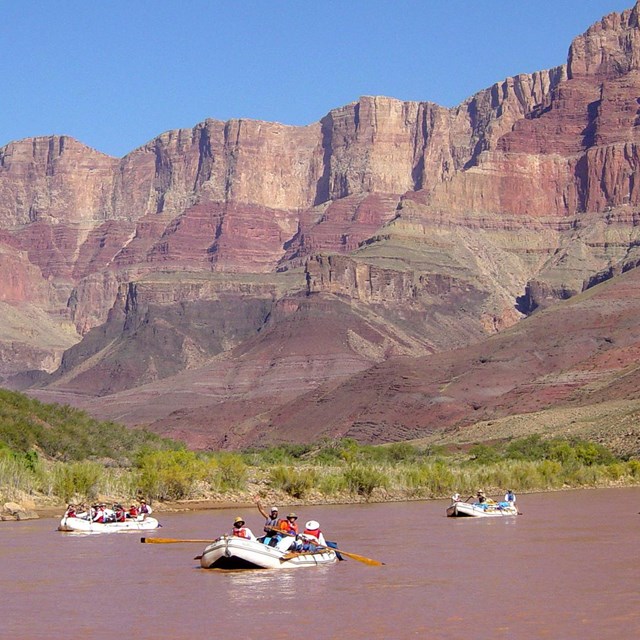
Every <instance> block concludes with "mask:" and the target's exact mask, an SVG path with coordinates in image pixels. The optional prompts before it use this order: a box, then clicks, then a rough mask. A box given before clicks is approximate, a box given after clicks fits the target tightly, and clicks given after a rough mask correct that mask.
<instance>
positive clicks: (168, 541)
mask: <svg viewBox="0 0 640 640" xmlns="http://www.w3.org/2000/svg"><path fill="white" fill-rule="evenodd" d="M140 542H142V543H143V544H145V543H146V544H174V543H176V542H195V543H197V544H211V543H212V542H213V540H198V539H193V538H191V539H184V538H140Z"/></svg>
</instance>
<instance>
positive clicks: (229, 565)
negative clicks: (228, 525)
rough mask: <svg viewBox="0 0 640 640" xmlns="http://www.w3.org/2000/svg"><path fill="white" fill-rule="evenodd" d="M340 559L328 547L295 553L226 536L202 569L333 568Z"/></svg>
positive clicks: (214, 545) (207, 550)
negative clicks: (326, 565)
mask: <svg viewBox="0 0 640 640" xmlns="http://www.w3.org/2000/svg"><path fill="white" fill-rule="evenodd" d="M337 559H338V558H337V556H336V553H335V551H333V550H332V549H328V548H326V547H322V548H320V549H317V550H316V551H304V552H300V553H291V552H289V551H287V550H285V549H281V548H280V549H279V548H278V547H271V546H269V545H266V544H264V543H262V542H260V541H258V540H247V539H246V538H239V537H237V536H227V535H225V536H222V537H221V538H219V539H218V540H214V541H213V542H212V543H211V544H210V545H208V546H207V547H206V548H205V549H204V551H203V552H202V557H201V558H200V565H201V566H202V567H203V568H204V569H290V568H294V567H317V566H318V565H323V564H332V563H334V562H336V560H337Z"/></svg>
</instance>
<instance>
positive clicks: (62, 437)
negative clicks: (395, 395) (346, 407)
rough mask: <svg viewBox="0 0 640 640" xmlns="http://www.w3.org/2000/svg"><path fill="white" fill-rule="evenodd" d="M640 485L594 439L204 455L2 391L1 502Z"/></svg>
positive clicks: (388, 496) (344, 444)
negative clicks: (591, 440)
mask: <svg viewBox="0 0 640 640" xmlns="http://www.w3.org/2000/svg"><path fill="white" fill-rule="evenodd" d="M636 484H640V461H639V460H637V459H634V458H629V459H625V458H621V457H617V456H615V455H613V453H611V451H610V450H608V449H607V448H606V447H604V446H602V445H601V444H597V443H595V442H590V441H587V440H579V439H567V438H560V437H555V438H554V437H550V438H545V437H543V436H542V435H539V434H538V435H532V436H527V437H524V438H519V439H513V440H508V439H505V440H503V441H501V442H500V443H497V444H492V445H487V444H476V445H466V446H464V447H463V446H458V447H449V448H447V447H445V446H434V445H414V444H409V443H395V444H389V445H382V446H365V445H360V444H358V443H356V442H355V441H353V440H335V441H323V442H319V443H314V444H308V445H288V446H280V447H272V448H269V449H262V450H255V451H243V452H236V453H230V452H210V453H198V452H194V451H189V450H188V449H186V448H185V447H184V445H183V444H181V443H179V442H175V441H171V440H166V439H162V438H159V437H158V436H155V435H153V434H151V433H148V432H145V431H142V430H139V431H131V430H129V429H126V428H124V427H122V426H121V425H117V424H114V423H104V422H98V421H96V420H94V419H92V418H90V417H89V416H87V414H85V413H84V412H82V411H77V410H75V409H71V408H70V407H66V406H65V407H60V406H57V405H48V404H43V403H40V402H38V401H37V400H33V399H31V398H27V397H26V396H24V395H22V394H18V393H13V392H9V391H4V390H0V505H1V504H4V503H5V502H9V501H13V502H19V503H22V504H26V505H27V506H28V507H29V508H31V509H36V510H39V511H41V512H44V511H51V510H59V509H60V508H61V507H62V506H64V505H65V504H66V503H68V502H71V501H73V502H85V503H88V502H93V501H96V500H104V501H106V502H121V503H123V504H125V503H129V502H131V501H132V500H135V499H137V498H139V497H141V496H144V497H145V498H146V499H148V500H151V501H153V503H154V504H155V506H156V508H159V509H160V510H162V509H163V508H180V507H179V505H197V504H200V505H202V504H205V503H206V504H209V505H210V504H212V503H215V504H221V505H231V504H238V505H239V504H244V503H252V502H253V501H254V499H255V497H260V498H261V499H262V500H263V501H264V502H265V503H267V502H269V503H270V502H275V503H277V504H279V505H285V504H299V503H308V504H313V503H350V502H366V501H391V500H410V499H428V498H443V497H448V496H449V495H451V494H452V493H454V492H459V493H460V494H462V495H464V496H467V495H471V494H475V492H476V491H477V490H478V489H479V488H482V489H484V491H485V492H486V493H487V494H488V495H491V494H494V495H501V494H503V493H504V491H505V489H513V490H514V491H516V492H531V491H548V490H557V489H565V488H577V487H609V486H625V485H636Z"/></svg>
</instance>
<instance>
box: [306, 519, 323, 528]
mask: <svg viewBox="0 0 640 640" xmlns="http://www.w3.org/2000/svg"><path fill="white" fill-rule="evenodd" d="M304 528H305V529H319V528H320V523H319V522H317V521H316V520H309V522H307V524H305V525H304Z"/></svg>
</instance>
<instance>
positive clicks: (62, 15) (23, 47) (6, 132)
mask: <svg viewBox="0 0 640 640" xmlns="http://www.w3.org/2000/svg"><path fill="white" fill-rule="evenodd" d="M633 3H634V2H633V0H342V1H339V0H323V1H322V2H320V1H319V0H318V1H316V2H311V1H305V0H283V1H278V0H264V1H262V0H242V1H240V0H235V1H231V0H228V1H226V2H222V1H220V2H218V1H216V0H153V1H152V0H109V1H104V2H93V1H87V0H63V1H56V0H0V40H1V41H2V43H3V47H2V53H1V54H0V74H1V76H0V77H1V78H2V80H3V90H2V94H1V96H0V146H3V145H5V144H7V143H8V142H10V141H12V140H19V139H21V138H27V137H31V136H38V135H51V134H65V135H70V136H73V137H74V138H77V139H78V140H80V141H81V142H84V143H85V144H87V145H89V146H91V147H94V148H95V149H98V150H100V151H103V152H104V153H108V154H110V155H113V156H122V155H125V154H126V153H128V152H129V151H132V150H133V149H135V148H136V147H138V146H140V145H142V144H145V143H146V142H148V141H149V140H151V139H152V138H154V137H155V136H157V135H159V134H160V133H162V132H164V131H167V130H169V129H176V128H181V127H192V126H194V125H196V124H197V123H198V122H201V121H202V120H204V119H205V118H216V119H219V120H228V119H230V118H253V119H259V120H268V121H277V122H282V123H285V124H292V125H305V124H310V123H312V122H316V121H317V120H319V119H320V118H322V117H323V116H324V115H325V114H326V113H327V112H328V111H329V110H331V109H333V108H335V107H339V106H342V105H344V104H347V103H349V102H353V101H355V100H357V99H358V98H359V97H360V96H361V95H386V96H391V97H395V98H400V99H403V100H425V101H426V100H429V101H433V102H437V103H439V104H442V105H446V106H454V105H456V104H458V103H460V102H461V101H462V100H464V99H465V98H467V97H468V96H470V95H472V94H473V93H475V92H476V91H479V90H480V89H483V88H485V87H488V86H490V85H491V84H493V83H494V82H497V81H500V80H502V79H503V78H505V77H507V76H510V75H515V74H518V73H530V72H532V71H537V70H540V69H547V68H549V67H553V66H556V65H559V64H562V63H563V62H565V61H566V56H567V50H568V48H569V44H570V43H571V40H572V39H573V37H574V36H576V35H578V34H580V33H582V32H584V31H585V30H586V29H587V28H588V27H589V25H591V24H592V23H594V22H595V21H597V20H598V19H600V18H601V17H602V16H603V15H605V14H607V13H610V12H612V11H621V10H623V9H625V8H629V7H631V6H632V5H633Z"/></svg>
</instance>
